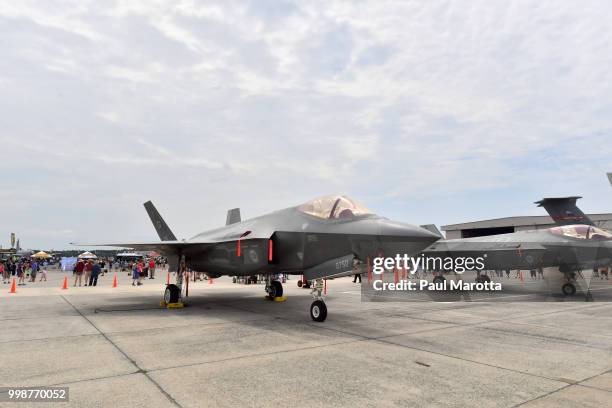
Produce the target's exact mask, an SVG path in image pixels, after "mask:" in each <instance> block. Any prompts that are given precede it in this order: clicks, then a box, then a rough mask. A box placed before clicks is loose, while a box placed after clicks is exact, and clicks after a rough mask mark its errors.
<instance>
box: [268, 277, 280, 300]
mask: <svg viewBox="0 0 612 408" xmlns="http://www.w3.org/2000/svg"><path fill="white" fill-rule="evenodd" d="M268 295H270V297H271V298H277V297H281V296H283V284H282V283H280V282H279V281H272V282H271V283H270V289H269V292H268Z"/></svg>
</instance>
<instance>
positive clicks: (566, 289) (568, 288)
mask: <svg viewBox="0 0 612 408" xmlns="http://www.w3.org/2000/svg"><path fill="white" fill-rule="evenodd" d="M561 291H562V292H563V294H564V295H565V296H573V295H575V294H576V286H575V285H574V284H573V283H570V282H568V283H566V284H564V285H563V286H561Z"/></svg>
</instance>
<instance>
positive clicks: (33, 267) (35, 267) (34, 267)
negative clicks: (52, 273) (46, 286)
mask: <svg viewBox="0 0 612 408" xmlns="http://www.w3.org/2000/svg"><path fill="white" fill-rule="evenodd" d="M30 270H31V272H30V282H36V274H37V273H38V262H36V261H32V263H31V264H30Z"/></svg>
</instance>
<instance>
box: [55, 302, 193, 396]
mask: <svg viewBox="0 0 612 408" xmlns="http://www.w3.org/2000/svg"><path fill="white" fill-rule="evenodd" d="M60 296H61V298H62V299H64V301H65V302H66V303H68V304H69V305H70V306H72V308H73V309H74V310H75V311H76V312H77V313H78V314H80V315H81V317H83V319H85V320H86V321H87V322H88V323H89V324H90V325H92V326H93V328H94V329H96V330H97V331H98V333H100V334H101V335H102V337H104V339H106V341H108V342H109V343H110V344H112V345H113V347H115V349H116V350H117V351H119V352H120V353H121V354H122V355H123V356H124V357H125V358H126V359H127V360H128V361H129V362H130V363H132V365H133V366H134V367H136V369H137V370H138V372H141V373H143V375H144V376H145V377H146V378H147V379H148V380H149V381H151V383H153V384H154V385H155V386H156V387H157V388H158V389H159V391H160V392H161V393H162V394H163V395H165V396H166V398H167V399H168V400H169V401H170V402H171V403H173V404H174V405H176V406H177V407H179V408H182V406H181V405H180V404H179V403H178V402H177V401H176V400H175V399H174V398H173V397H172V396H171V395H170V394H169V393H168V392H166V390H164V389H163V388H162V387H161V385H159V384H158V383H157V382H156V381H155V380H154V379H153V378H151V376H149V375H148V374H147V372H146V371H145V370H143V369H142V368H141V367H140V366H138V364H137V363H136V361H134V360H133V359H132V358H131V357H130V356H128V355H127V353H126V352H124V351H123V350H122V349H121V348H120V347H119V346H117V345H116V344H115V343H114V342H113V341H112V340H111V339H110V338H109V337H108V336H106V334H104V332H103V331H101V330H100V329H99V328H98V327H97V326H96V325H95V324H94V323H93V322H92V321H91V320H89V319H88V318H87V316H85V315H84V314H83V313H81V311H80V310H79V309H78V308H77V307H76V306H74V305H73V304H72V303H71V302H70V301H69V300H68V299H66V298H65V297H64V296H63V295H60Z"/></svg>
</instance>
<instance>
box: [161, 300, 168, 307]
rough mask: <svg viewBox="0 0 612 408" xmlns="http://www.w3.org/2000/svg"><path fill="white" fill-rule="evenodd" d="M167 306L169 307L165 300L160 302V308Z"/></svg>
mask: <svg viewBox="0 0 612 408" xmlns="http://www.w3.org/2000/svg"><path fill="white" fill-rule="evenodd" d="M166 306H168V304H167V303H166V301H165V300H163V299H162V300H160V301H159V307H166Z"/></svg>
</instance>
